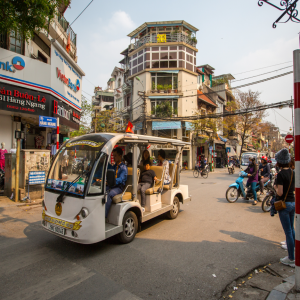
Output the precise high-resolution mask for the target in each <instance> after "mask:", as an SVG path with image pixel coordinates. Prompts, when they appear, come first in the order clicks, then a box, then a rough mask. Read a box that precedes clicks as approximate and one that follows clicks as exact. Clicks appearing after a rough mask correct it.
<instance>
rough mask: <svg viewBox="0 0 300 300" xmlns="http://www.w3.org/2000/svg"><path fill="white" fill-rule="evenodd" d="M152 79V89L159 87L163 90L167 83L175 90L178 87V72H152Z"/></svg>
mask: <svg viewBox="0 0 300 300" xmlns="http://www.w3.org/2000/svg"><path fill="white" fill-rule="evenodd" d="M161 63H162V62H161ZM151 81H152V89H153V90H155V89H158V88H160V89H161V90H163V89H164V88H165V85H167V86H168V88H169V89H171V90H175V89H177V88H178V74H174V73H152V76H151Z"/></svg>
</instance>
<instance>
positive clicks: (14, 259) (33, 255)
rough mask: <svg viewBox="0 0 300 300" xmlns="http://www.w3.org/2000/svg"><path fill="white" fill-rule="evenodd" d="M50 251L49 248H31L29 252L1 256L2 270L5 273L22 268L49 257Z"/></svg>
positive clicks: (0, 266)
mask: <svg viewBox="0 0 300 300" xmlns="http://www.w3.org/2000/svg"><path fill="white" fill-rule="evenodd" d="M49 253H50V251H49V250H48V249H47V248H41V249H36V250H33V251H32V250H31V249H30V250H29V251H28V252H24V253H22V254H21V253H18V254H17V255H15V253H12V254H11V255H6V256H4V257H2V258H1V262H0V270H1V272H2V273H4V274H6V275H7V274H9V273H11V272H14V271H16V270H19V269H21V268H24V267H27V266H29V265H31V264H33V263H36V262H38V261H41V260H43V259H46V258H47V257H49Z"/></svg>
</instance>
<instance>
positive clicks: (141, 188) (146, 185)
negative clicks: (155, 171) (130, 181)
mask: <svg viewBox="0 0 300 300" xmlns="http://www.w3.org/2000/svg"><path fill="white" fill-rule="evenodd" d="M151 185H152V184H151V183H149V182H141V183H139V185H138V188H137V190H138V191H141V205H142V207H145V206H146V194H145V193H146V190H148V189H149V188H151Z"/></svg>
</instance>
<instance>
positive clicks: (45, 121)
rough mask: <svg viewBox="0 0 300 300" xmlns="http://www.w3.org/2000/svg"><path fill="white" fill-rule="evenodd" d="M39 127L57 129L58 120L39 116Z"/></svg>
mask: <svg viewBox="0 0 300 300" xmlns="http://www.w3.org/2000/svg"><path fill="white" fill-rule="evenodd" d="M39 126H40V127H48V128H56V126H57V119H56V118H51V117H44V116H39Z"/></svg>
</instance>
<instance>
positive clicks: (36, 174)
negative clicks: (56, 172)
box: [28, 171, 46, 185]
mask: <svg viewBox="0 0 300 300" xmlns="http://www.w3.org/2000/svg"><path fill="white" fill-rule="evenodd" d="M45 180H46V172H45V171H30V172H29V175H28V183H29V185H33V184H44V183H45Z"/></svg>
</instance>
